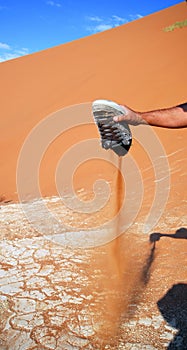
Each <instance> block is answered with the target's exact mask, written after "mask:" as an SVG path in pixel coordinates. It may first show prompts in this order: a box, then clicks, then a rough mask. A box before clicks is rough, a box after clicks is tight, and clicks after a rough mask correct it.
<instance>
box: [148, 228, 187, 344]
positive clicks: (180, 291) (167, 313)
mask: <svg viewBox="0 0 187 350" xmlns="http://www.w3.org/2000/svg"><path fill="white" fill-rule="evenodd" d="M161 237H168V238H174V239H187V229H186V228H185V227H181V228H180V229H178V230H177V231H176V232H175V233H174V234H167V233H158V232H154V233H152V234H151V235H150V242H151V243H153V244H154V245H155V244H156V241H159V240H160V238H161ZM157 306H158V309H159V311H160V312H161V314H162V316H163V317H164V319H165V320H166V322H167V323H168V324H169V325H170V326H171V327H173V328H176V329H178V333H177V334H176V335H175V338H174V339H173V340H172V341H171V343H170V344H169V346H168V348H167V349H168V350H177V349H178V350H185V349H186V350H187V284H185V283H178V284H175V285H173V286H172V288H171V289H169V290H168V292H167V293H166V294H165V295H164V296H163V298H161V299H160V300H159V301H158V302H157Z"/></svg>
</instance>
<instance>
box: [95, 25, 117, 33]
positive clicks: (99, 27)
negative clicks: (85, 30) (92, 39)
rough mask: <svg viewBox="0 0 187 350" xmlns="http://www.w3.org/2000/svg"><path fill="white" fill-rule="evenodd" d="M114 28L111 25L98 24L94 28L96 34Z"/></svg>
mask: <svg viewBox="0 0 187 350" xmlns="http://www.w3.org/2000/svg"><path fill="white" fill-rule="evenodd" d="M112 27H113V26H112V25H111V24H104V23H103V24H98V25H97V26H95V27H94V31H95V32H103V31H104V30H108V29H111V28H112Z"/></svg>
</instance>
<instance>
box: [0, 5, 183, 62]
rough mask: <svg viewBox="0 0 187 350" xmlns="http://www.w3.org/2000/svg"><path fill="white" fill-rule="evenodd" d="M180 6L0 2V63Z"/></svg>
mask: <svg viewBox="0 0 187 350" xmlns="http://www.w3.org/2000/svg"><path fill="white" fill-rule="evenodd" d="M180 2H182V1H181V0H180V1H175V0H157V1H147V0H144V1H137V0H136V1H135V0H119V1H118V0H110V1H109V0H94V1H91V0H90V1H89V0H87V1H86V0H82V1H81V0H54V1H53V0H0V62H2V61H4V60H7V59H12V58H15V57H19V56H23V55H25V54H29V53H33V52H36V51H40V50H44V49H47V48H49V47H53V46H56V45H60V44H64V43H66V42H69V41H72V40H76V39H79V38H82V37H85V36H88V35H92V34H94V33H97V32H100V31H103V30H107V29H110V28H113V27H116V26H118V25H121V24H124V23H127V22H129V21H132V20H136V19H138V18H141V17H143V16H146V15H149V14H151V13H153V12H157V11H160V10H162V9H164V8H167V7H169V6H172V5H175V4H178V3H180Z"/></svg>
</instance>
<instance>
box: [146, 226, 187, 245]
mask: <svg viewBox="0 0 187 350" xmlns="http://www.w3.org/2000/svg"><path fill="white" fill-rule="evenodd" d="M161 237H168V238H175V239H187V229H186V228H185V227H181V228H179V229H178V230H177V231H176V232H175V233H174V234H169V233H159V232H154V233H151V235H150V236H149V240H150V242H151V243H154V242H156V241H159V240H160V238H161Z"/></svg>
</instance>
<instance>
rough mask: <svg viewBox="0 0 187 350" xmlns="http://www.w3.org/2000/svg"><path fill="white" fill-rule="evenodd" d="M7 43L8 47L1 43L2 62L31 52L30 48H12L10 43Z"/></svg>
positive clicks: (0, 57)
mask: <svg viewBox="0 0 187 350" xmlns="http://www.w3.org/2000/svg"><path fill="white" fill-rule="evenodd" d="M1 44H2V43H1ZM6 45H7V47H6V48H5V47H2V46H1V45H0V62H4V61H8V60H12V59H13V58H18V57H21V56H25V55H28V54H29V49H28V48H26V47H22V48H20V49H15V48H11V47H10V46H9V45H8V44H6Z"/></svg>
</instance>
